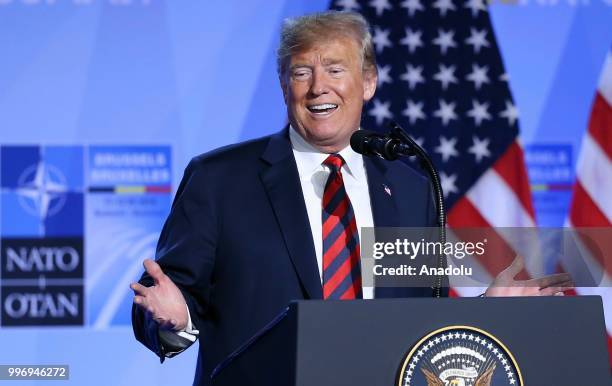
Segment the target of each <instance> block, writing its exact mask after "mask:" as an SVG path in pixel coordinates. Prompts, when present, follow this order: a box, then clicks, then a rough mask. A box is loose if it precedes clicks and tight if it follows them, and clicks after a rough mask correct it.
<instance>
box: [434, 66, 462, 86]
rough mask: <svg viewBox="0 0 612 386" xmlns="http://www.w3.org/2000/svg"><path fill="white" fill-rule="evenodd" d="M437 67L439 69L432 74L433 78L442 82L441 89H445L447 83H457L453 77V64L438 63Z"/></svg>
mask: <svg viewBox="0 0 612 386" xmlns="http://www.w3.org/2000/svg"><path fill="white" fill-rule="evenodd" d="M438 68H439V69H440V71H439V72H438V73H436V74H435V75H434V79H435V80H438V81H440V83H442V89H443V90H446V89H447V87H448V85H449V83H457V78H455V66H448V67H446V66H445V65H443V64H440V66H439V67H438Z"/></svg>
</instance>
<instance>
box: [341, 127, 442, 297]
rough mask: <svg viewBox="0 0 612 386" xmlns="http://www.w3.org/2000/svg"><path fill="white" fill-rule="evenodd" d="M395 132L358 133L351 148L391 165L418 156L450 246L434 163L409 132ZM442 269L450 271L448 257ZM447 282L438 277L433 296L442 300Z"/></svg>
mask: <svg viewBox="0 0 612 386" xmlns="http://www.w3.org/2000/svg"><path fill="white" fill-rule="evenodd" d="M390 126H391V132H390V133H389V134H387V135H384V134H380V133H377V132H374V131H368V130H357V131H356V132H354V133H353V135H352V136H351V147H352V148H353V150H354V151H356V152H357V153H359V154H363V155H365V156H378V157H381V158H384V159H386V160H389V161H394V160H396V159H398V158H399V156H413V155H414V156H417V158H418V159H419V161H420V164H421V167H422V168H423V169H424V170H425V171H426V172H427V174H428V175H429V179H430V181H431V185H432V187H433V193H434V198H435V204H436V217H437V225H438V233H439V240H440V242H441V243H442V244H444V243H445V242H446V210H445V209H444V193H443V192H442V185H441V183H440V176H439V175H438V171H437V170H436V168H435V166H434V164H433V161H432V160H431V158H429V155H427V152H426V151H425V150H424V149H423V148H422V147H421V146H419V145H418V144H417V143H416V142H415V141H414V140H413V139H412V138H410V136H409V135H408V134H406V132H405V131H404V129H402V128H401V126H400V125H398V124H397V123H395V122H391V125H390ZM437 264H438V268H444V267H446V256H445V255H444V254H440V255H439V256H438V262H437ZM443 284H448V279H447V280H446V282H445V281H444V276H443V275H437V276H436V277H435V283H434V285H433V286H432V289H433V296H434V297H440V296H441V291H442V286H443Z"/></svg>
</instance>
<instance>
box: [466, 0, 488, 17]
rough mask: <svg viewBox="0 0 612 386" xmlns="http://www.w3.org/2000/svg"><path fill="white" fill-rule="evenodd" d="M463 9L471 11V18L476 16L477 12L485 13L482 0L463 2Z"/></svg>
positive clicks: (485, 7)
mask: <svg viewBox="0 0 612 386" xmlns="http://www.w3.org/2000/svg"><path fill="white" fill-rule="evenodd" d="M465 8H469V9H471V10H472V16H473V17H476V16H478V12H479V11H483V12H486V11H487V6H486V5H485V3H484V0H468V1H466V2H465Z"/></svg>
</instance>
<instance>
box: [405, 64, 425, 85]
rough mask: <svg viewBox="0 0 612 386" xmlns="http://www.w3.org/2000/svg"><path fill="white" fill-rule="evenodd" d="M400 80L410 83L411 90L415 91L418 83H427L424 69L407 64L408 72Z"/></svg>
mask: <svg viewBox="0 0 612 386" xmlns="http://www.w3.org/2000/svg"><path fill="white" fill-rule="evenodd" d="M400 79H401V80H405V81H406V82H408V85H409V86H410V89H411V90H412V89H414V88H415V87H416V85H417V84H418V83H425V78H423V67H422V66H418V67H413V66H412V64H406V72H405V73H404V74H402V75H401V76H400Z"/></svg>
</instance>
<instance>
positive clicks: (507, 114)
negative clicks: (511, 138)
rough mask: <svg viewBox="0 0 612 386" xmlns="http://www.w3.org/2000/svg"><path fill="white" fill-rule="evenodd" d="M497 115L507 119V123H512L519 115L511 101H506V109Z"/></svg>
mask: <svg viewBox="0 0 612 386" xmlns="http://www.w3.org/2000/svg"><path fill="white" fill-rule="evenodd" d="M499 116H500V117H502V118H506V119H507V120H508V125H510V126H512V125H514V122H516V120H517V119H518V117H519V110H518V109H517V108H516V106H515V105H513V104H512V102H511V101H506V109H505V110H503V111H502V112H500V113H499Z"/></svg>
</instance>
